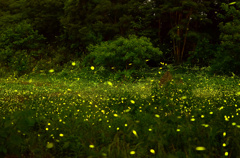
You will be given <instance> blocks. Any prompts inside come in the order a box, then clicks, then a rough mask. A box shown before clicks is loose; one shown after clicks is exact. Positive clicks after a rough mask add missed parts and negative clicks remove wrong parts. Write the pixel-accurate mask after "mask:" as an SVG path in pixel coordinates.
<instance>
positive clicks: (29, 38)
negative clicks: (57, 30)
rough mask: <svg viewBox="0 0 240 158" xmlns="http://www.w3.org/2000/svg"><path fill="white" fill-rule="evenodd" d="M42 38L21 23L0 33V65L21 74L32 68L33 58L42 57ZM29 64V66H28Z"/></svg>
mask: <svg viewBox="0 0 240 158" xmlns="http://www.w3.org/2000/svg"><path fill="white" fill-rule="evenodd" d="M44 39H45V38H44V37H43V36H42V35H39V34H38V32H37V31H35V30H33V28H32V26H31V25H30V24H28V23H27V22H25V21H23V22H21V23H18V24H16V25H13V26H11V27H9V28H7V29H5V30H2V31H1V32H0V62H1V65H3V66H6V67H9V68H12V69H13V70H17V71H19V72H20V73H19V74H23V73H25V72H27V71H28V69H29V66H30V65H31V66H30V67H32V65H33V64H32V61H33V58H35V59H38V58H39V57H41V56H42V54H41V53H43V52H41V51H39V50H40V49H42V47H43V42H44ZM29 64H30V65H29Z"/></svg>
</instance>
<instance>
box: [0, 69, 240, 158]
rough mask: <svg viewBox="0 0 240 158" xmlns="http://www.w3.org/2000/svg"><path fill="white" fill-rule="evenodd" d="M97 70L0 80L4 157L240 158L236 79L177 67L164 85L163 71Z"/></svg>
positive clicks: (0, 151) (0, 133) (0, 152)
mask: <svg viewBox="0 0 240 158" xmlns="http://www.w3.org/2000/svg"><path fill="white" fill-rule="evenodd" d="M97 71H98V70H96V69H93V68H92V69H90V68H89V71H88V72H87V71H86V72H80V71H75V70H69V71H66V70H65V71H62V72H59V73H56V72H52V73H48V72H47V73H44V72H43V71H42V72H41V73H40V72H39V73H32V74H30V75H25V76H23V77H21V78H15V77H14V76H12V77H8V78H2V79H0V157H5V158H10V157H12V158H13V157H14V158H15V157H16V158H17V157H19V158H23V157H26V158H53V157H55V158H70V157H71V158H85V157H86V158H95V157H96V158H104V157H106V158H148V157H149V158H220V157H226V158H230V157H232V158H236V157H240V118H239V110H240V79H239V77H236V76H232V77H226V76H210V75H207V73H205V71H189V70H187V71H174V72H172V75H173V80H172V81H171V82H170V83H168V84H166V85H164V86H162V87H161V86H159V83H158V82H159V80H160V78H161V76H162V74H163V73H164V70H162V69H155V70H154V71H152V72H151V73H150V72H148V73H146V75H145V76H144V77H139V78H138V79H137V80H134V81H132V80H131V81H117V80H114V79H113V78H111V77H109V78H104V77H101V76H99V75H97V73H96V72H97ZM179 78H180V79H181V80H182V81H183V83H182V84H176V82H175V81H174V80H177V79H179Z"/></svg>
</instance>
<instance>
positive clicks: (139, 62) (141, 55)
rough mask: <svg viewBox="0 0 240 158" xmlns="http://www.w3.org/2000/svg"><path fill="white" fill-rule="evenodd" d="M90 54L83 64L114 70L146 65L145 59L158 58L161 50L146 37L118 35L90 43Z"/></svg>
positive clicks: (136, 68) (138, 67)
mask: <svg viewBox="0 0 240 158" xmlns="http://www.w3.org/2000/svg"><path fill="white" fill-rule="evenodd" d="M88 50H89V52H90V54H89V55H88V56H86V58H85V60H84V64H92V65H94V66H104V67H105V68H106V69H109V70H111V69H112V68H114V69H115V70H116V71H118V70H120V71H123V70H129V69H135V70H138V69H140V68H144V67H147V64H146V60H147V59H154V58H160V57H161V55H162V52H161V51H160V50H159V49H158V48H154V47H153V46H152V43H151V42H150V40H149V39H148V38H146V37H140V38H137V37H136V36H133V35H132V36H129V38H123V37H120V38H118V39H117V40H115V41H112V42H102V43H101V44H100V45H95V46H93V45H90V46H89V47H88Z"/></svg>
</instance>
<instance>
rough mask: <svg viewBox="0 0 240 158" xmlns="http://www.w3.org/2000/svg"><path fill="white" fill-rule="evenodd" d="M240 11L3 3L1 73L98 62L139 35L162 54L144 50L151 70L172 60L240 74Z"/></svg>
mask: <svg viewBox="0 0 240 158" xmlns="http://www.w3.org/2000/svg"><path fill="white" fill-rule="evenodd" d="M239 8H240V2H235V1H231V0H215V1H213V0H181V1H179V0H41V1H40V0H0V64H1V65H0V67H1V70H0V74H1V75H3V74H5V72H10V71H14V72H17V73H18V75H22V74H25V73H28V72H32V71H34V70H41V69H48V68H49V69H50V68H52V67H53V66H54V67H55V69H57V67H58V66H59V67H60V66H62V65H64V64H65V63H67V62H68V61H71V60H76V59H79V60H83V59H85V63H86V62H90V59H91V57H89V56H88V55H89V54H90V53H91V51H92V50H93V49H94V50H95V57H96V56H97V52H100V51H101V48H102V47H107V45H108V44H110V43H111V42H114V41H116V40H119V38H121V39H122V42H123V43H124V39H125V40H126V41H128V40H127V38H129V40H130V41H131V39H132V40H134V39H136V38H137V37H139V38H140V37H142V38H141V40H140V42H143V43H142V44H143V45H144V41H145V42H147V43H151V44H150V45H149V46H151V47H154V48H158V49H159V50H160V51H161V53H162V54H161V56H160V57H158V56H154V55H151V56H148V55H146V53H148V49H146V50H145V49H144V50H143V51H142V52H141V54H140V55H143V56H144V57H146V58H150V59H147V61H148V62H147V64H148V65H149V66H159V63H160V62H165V63H174V64H176V65H182V64H185V65H189V66H199V67H211V70H212V72H213V73H216V74H217V73H218V74H232V73H234V74H239V73H240V71H239V70H240V62H239V61H240V55H239V53H240V45H239V42H240V20H239V19H240V11H239ZM133 35H134V36H133ZM131 37H132V38H131ZM126 41H125V42H126ZM106 42H108V43H106ZM138 42H139V41H138V40H136V41H135V43H134V42H133V44H135V45H139V46H141V45H142V44H141V43H138ZM120 43H121V40H120ZM117 44H119V42H118V43H115V44H112V46H113V47H114V46H115V47H120V46H121V44H120V45H117ZM94 46H95V47H94ZM99 47H101V48H99ZM147 47H148V46H147ZM96 49H97V50H96ZM108 49H109V48H106V49H103V50H105V51H106V50H108ZM123 51H128V46H125V48H124V49H123ZM101 53H107V52H101ZM101 53H100V54H101ZM144 53H145V55H144ZM121 55H122V56H125V55H124V54H121ZM134 55H136V54H134V53H133V54H132V56H134ZM130 56H131V55H130ZM86 57H88V58H87V59H88V60H86ZM138 59H139V60H143V58H138ZM127 60H128V59H127ZM102 61H104V60H102ZM46 63H48V64H46ZM97 63H98V65H99V64H101V61H99V62H97ZM135 63H141V62H135ZM105 65H106V64H105Z"/></svg>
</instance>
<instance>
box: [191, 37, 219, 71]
mask: <svg viewBox="0 0 240 158" xmlns="http://www.w3.org/2000/svg"><path fill="white" fill-rule="evenodd" d="M216 51H217V45H213V44H209V40H208V39H206V38H204V39H202V40H201V41H199V42H198V44H197V47H196V50H195V51H190V52H189V55H190V57H189V58H188V61H187V63H189V64H191V65H192V66H200V67H205V66H209V65H210V62H211V60H212V59H213V58H214V54H215V52H216Z"/></svg>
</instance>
